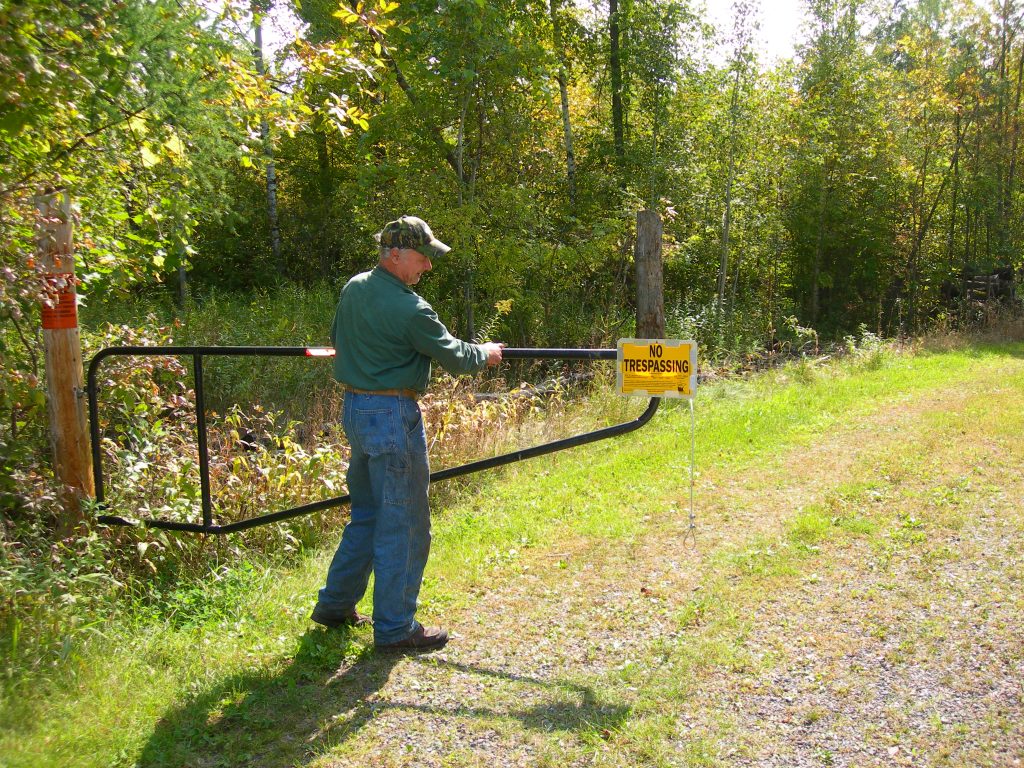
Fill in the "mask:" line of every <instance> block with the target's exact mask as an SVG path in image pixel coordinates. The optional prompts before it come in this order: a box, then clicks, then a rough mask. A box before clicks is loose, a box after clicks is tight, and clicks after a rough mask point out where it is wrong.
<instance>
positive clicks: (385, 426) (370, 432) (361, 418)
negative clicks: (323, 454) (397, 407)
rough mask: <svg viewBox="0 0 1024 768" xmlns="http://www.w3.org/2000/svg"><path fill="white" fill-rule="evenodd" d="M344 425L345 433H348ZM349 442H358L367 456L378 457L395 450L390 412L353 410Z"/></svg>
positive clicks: (393, 428)
mask: <svg viewBox="0 0 1024 768" xmlns="http://www.w3.org/2000/svg"><path fill="white" fill-rule="evenodd" d="M347 426H348V425H346V432H348V429H347ZM349 441H352V442H355V441H358V444H359V448H360V449H361V450H362V452H363V453H365V454H366V455H367V456H380V455H382V454H385V453H391V452H393V451H394V450H395V448H396V445H395V424H394V417H393V416H392V413H391V411H390V410H387V409H374V410H353V412H352V431H351V433H349Z"/></svg>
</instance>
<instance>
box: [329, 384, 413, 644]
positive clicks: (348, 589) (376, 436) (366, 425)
mask: <svg viewBox="0 0 1024 768" xmlns="http://www.w3.org/2000/svg"><path fill="white" fill-rule="evenodd" d="M342 425H343V426H344V428H345V435H346V436H347V437H348V441H349V445H351V447H352V458H351V460H350V463H349V466H348V491H349V494H350V495H351V497H352V516H351V519H350V521H349V523H348V525H346V526H345V530H344V532H343V533H342V536H341V543H340V544H339V545H338V551H337V552H335V553H334V559H333V560H332V561H331V566H330V568H329V569H328V570H327V583H326V585H325V586H324V588H323V589H321V590H320V595H319V605H320V606H321V607H322V608H324V609H326V610H327V611H330V612H334V611H338V612H339V613H340V612H347V611H350V610H351V609H353V608H355V605H356V603H358V602H359V601H360V599H362V597H363V594H364V593H365V592H366V585H367V583H368V581H369V578H370V572H371V571H372V572H373V574H374V586H373V635H374V641H375V642H376V643H377V644H378V645H379V644H383V643H394V642H397V641H399V640H404V639H405V638H406V637H408V636H409V635H411V634H412V633H413V632H415V631H416V630H417V629H418V628H419V624H418V623H417V622H416V619H415V618H414V617H415V615H416V598H417V596H418V595H419V591H420V584H421V582H422V581H423V568H424V567H425V566H426V564H427V555H428V554H429V552H430V507H429V506H428V504H427V485H428V484H429V481H430V467H429V465H428V463H427V439H426V433H425V432H424V430H423V417H422V415H421V414H420V409H419V406H418V405H416V402H415V401H414V400H410V399H409V398H406V397H398V396H394V395H363V394H357V393H354V392H346V393H345V408H344V416H343V419H342Z"/></svg>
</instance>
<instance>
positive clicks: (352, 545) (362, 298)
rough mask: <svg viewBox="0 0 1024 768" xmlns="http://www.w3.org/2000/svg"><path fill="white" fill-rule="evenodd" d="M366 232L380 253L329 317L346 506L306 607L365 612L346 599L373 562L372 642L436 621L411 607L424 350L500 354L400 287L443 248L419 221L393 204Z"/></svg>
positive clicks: (331, 618) (424, 469)
mask: <svg viewBox="0 0 1024 768" xmlns="http://www.w3.org/2000/svg"><path fill="white" fill-rule="evenodd" d="M376 239H377V241H378V242H379V244H380V263H379V264H377V266H376V267H375V268H374V269H373V270H372V271H370V272H364V273H362V274H359V275H356V276H355V277H353V278H352V279H351V280H349V282H348V284H347V285H346V286H345V287H344V288H343V289H342V291H341V299H340V300H339V302H338V308H337V310H336V311H335V314H334V323H333V324H332V326H331V339H332V340H333V342H334V348H335V350H336V354H335V358H334V377H335V378H336V379H337V380H338V381H340V382H341V383H342V384H343V385H344V386H345V405H344V415H343V421H342V424H343V426H344V428H345V435H346V436H347V437H348V441H349V444H350V445H351V447H352V457H351V460H350V463H349V468H348V488H349V493H350V494H351V497H352V515H351V519H350V521H349V523H348V525H346V526H345V531H344V533H343V534H342V537H341V543H340V544H339V545H338V551H337V552H335V554H334V559H333V561H332V562H331V565H330V568H329V569H328V571H327V583H326V584H325V586H324V588H323V589H321V590H320V594H319V599H318V601H317V604H316V607H315V608H314V609H313V615H312V616H311V618H312V620H313V621H315V622H317V623H319V624H323V625H324V626H327V627H337V626H345V625H349V626H351V625H355V624H365V623H368V622H369V619H367V618H366V617H365V616H361V615H359V614H358V613H356V604H357V603H358V602H359V600H360V599H361V598H362V597H363V594H364V593H365V591H366V586H367V582H368V580H369V578H370V572H371V571H373V573H374V589H373V634H374V643H375V645H376V646H377V647H378V648H382V649H398V650H403V649H431V648H440V647H441V646H443V645H444V644H445V643H446V642H448V633H447V632H446V631H445V630H444V629H442V628H440V627H424V626H422V625H421V624H420V623H419V622H418V621H416V619H415V614H416V598H417V595H418V594H419V591H420V583H421V582H422V581H423V568H424V566H425V565H426V563H427V554H428V552H429V550H430V508H429V506H428V504H427V484H428V481H429V477H430V468H429V467H428V465H427V443H426V434H425V433H424V430H423V419H422V416H421V414H420V409H419V406H418V405H417V403H416V400H417V398H418V397H419V395H420V394H422V393H423V392H424V391H425V390H426V388H427V382H428V380H429V379H430V364H431V360H434V361H437V362H438V363H439V364H440V365H442V366H443V367H444V368H445V369H446V370H448V371H449V372H451V373H455V374H459V373H474V372H476V371H480V370H483V369H484V368H485V367H486V366H488V365H497V364H498V363H500V362H501V350H502V347H504V344H495V343H490V344H467V343H466V342H463V341H459V340H458V339H456V338H455V337H453V336H452V335H451V334H450V333H449V332H448V329H447V328H445V327H444V325H443V324H442V323H441V321H440V320H439V319H438V317H437V314H436V313H435V312H434V310H433V309H432V308H431V307H430V305H429V304H428V303H427V302H426V301H424V300H423V299H422V298H421V297H420V296H418V295H417V294H416V293H415V292H414V291H413V290H412V289H411V288H410V286H413V285H416V283H418V282H419V280H420V278H421V277H422V276H423V274H424V273H426V272H428V271H430V269H431V267H432V264H431V260H432V259H436V258H440V257H442V256H444V255H445V254H446V253H448V251H449V250H451V249H450V248H449V247H448V246H447V245H445V244H444V243H442V242H441V241H440V240H437V239H436V238H435V237H434V235H433V233H432V232H431V231H430V227H429V226H427V223H426V222H425V221H423V220H422V219H418V218H416V217H415V216H402V217H401V218H400V219H398V220H397V221H392V222H390V223H389V224H387V226H385V227H384V229H383V230H381V232H379V233H378V234H377V235H376Z"/></svg>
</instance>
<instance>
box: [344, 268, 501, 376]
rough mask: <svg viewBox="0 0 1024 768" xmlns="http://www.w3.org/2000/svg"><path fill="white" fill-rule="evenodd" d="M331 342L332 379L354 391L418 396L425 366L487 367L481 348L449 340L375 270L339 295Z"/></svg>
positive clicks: (394, 282)
mask: <svg viewBox="0 0 1024 768" xmlns="http://www.w3.org/2000/svg"><path fill="white" fill-rule="evenodd" d="M331 340H332V341H333V342H334V348H335V350H336V351H335V356H334V378H336V379H337V380H338V381H340V382H342V383H343V384H348V385H349V386H351V387H355V388H357V389H368V390H378V389H414V390H416V391H417V392H424V391H426V389H427V382H428V381H429V380H430V361H431V360H436V361H437V362H438V363H439V364H440V365H441V366H442V367H443V368H444V369H445V370H447V371H449V372H450V373H454V374H460V373H474V372H476V371H479V370H482V369H483V368H484V367H485V366H486V365H487V353H486V352H485V351H484V348H483V347H482V346H481V345H479V344H467V343H466V342H464V341H459V340H458V339H456V338H455V337H454V336H452V335H451V334H450V333H449V332H448V329H447V328H445V327H444V324H443V323H442V322H441V321H440V320H439V319H438V317H437V313H436V312H434V310H433V309H432V308H431V306H430V305H429V304H428V303H427V302H426V301H424V300H423V298H422V297H420V296H419V295H418V294H417V293H416V292H415V291H413V290H412V289H411V288H409V286H407V285H405V283H403V282H402V281H401V280H399V279H398V278H397V277H395V276H394V275H392V274H391V273H390V272H388V271H387V270H386V269H383V268H382V267H380V266H377V267H375V268H374V269H373V270H372V271H370V272H363V273H362V274H359V275H356V276H355V277H353V278H352V279H351V280H349V281H348V283H347V284H346V285H345V287H344V288H343V289H342V291H341V299H340V300H339V301H338V308H337V310H335V313H334V322H333V323H332V324H331Z"/></svg>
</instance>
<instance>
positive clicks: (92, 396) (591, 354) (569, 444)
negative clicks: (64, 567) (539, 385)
mask: <svg viewBox="0 0 1024 768" xmlns="http://www.w3.org/2000/svg"><path fill="white" fill-rule="evenodd" d="M114 355H121V356H137V357H175V356H178V357H184V356H191V357H192V367H193V377H194V380H195V395H196V432H197V439H198V448H199V486H200V493H201V497H202V511H203V522H202V524H199V523H182V522H176V521H173V520H159V519H153V518H142V519H141V520H138V521H133V520H128V519H125V518H123V517H120V516H118V515H99V516H98V517H97V522H99V523H102V524H104V525H135V524H136V523H137V522H141V523H143V524H144V525H147V526H149V527H151V528H162V529H164V530H170V531H188V532H192V533H213V534H226V533H235V532H237V531H244V530H246V529H247V528H254V527H256V526H258V525H267V524H268V523H275V522H278V521H280V520H287V519H289V518H292V517H299V516H300V515H308V514H310V513H312V512H319V511H320V510H323V509H329V508H331V507H338V506H341V505H342V504H346V503H347V502H348V501H349V499H350V497H349V496H348V495H347V494H346V495H344V496H337V497H335V498H331V499H323V500H322V501H315V502H312V503H310V504H303V505H302V506H298V507H293V508H291V509H284V510H281V511H279V512H273V513H271V514H268V515H261V516H259V517H253V518H249V519H247V520H238V521H236V522H233V523H229V524H227V525H215V524H214V522H213V511H212V508H213V505H212V501H211V494H210V460H209V454H208V450H207V442H206V397H205V393H204V388H203V358H204V357H211V356H243V357H244V356H259V355H266V356H275V357H312V358H323V357H333V355H334V350H333V349H331V348H329V347H178V346H167V347H107V348H106V349H102V350H100V351H99V352H98V353H96V356H95V357H93V359H92V361H91V362H90V363H89V373H88V377H87V384H86V392H87V394H88V398H89V435H90V438H91V442H92V468H93V469H92V471H93V478H94V480H95V483H96V501H97V502H98V503H99V505H100V506H101V508H102V507H104V506H105V505H104V490H103V457H102V452H101V451H100V427H99V403H98V391H99V388H98V386H97V384H96V377H97V374H98V372H99V367H100V363H102V362H103V361H104V360H105V359H106V358H108V357H111V356H114ZM502 356H503V358H504V359H506V360H614V359H615V358H616V350H614V349H528V348H506V349H505V350H504V351H503V353H502ZM659 402H660V398H657V397H652V398H651V400H650V402H649V403H648V405H647V409H646V410H645V411H644V412H643V413H642V414H640V416H638V417H637V418H636V419H633V420H632V421H626V422H623V423H621V424H615V425H612V426H610V427H604V428H602V429H598V430H594V431H592V432H585V433H583V434H581V435H575V436H573V437H567V438H563V439H561V440H553V441H551V442H548V443H543V444H541V445H536V446H533V447H531V448H524V449H522V450H518V451H512V452H511V453H506V454H502V455H500V456H494V457H491V458H489V459H481V460H479V461H471V462H469V463H468V464H463V465H461V466H458V467H450V468H448V469H442V470H439V471H437V472H432V473H431V474H430V482H432V483H436V482H439V481H441V480H449V479H451V478H453V477H460V476H462V475H468V474H470V473H472V472H480V471H481V470H485V469H493V468H495V467H500V466H503V465H505V464H511V463H513V462H516V461H522V460H523V459H530V458H533V457H535V456H543V455H545V454H548V453H554V452H555V451H562V450H565V449H567V448H575V447H577V446H580V445H586V444H587V443H593V442H596V441H598V440H605V439H607V438H609V437H617V436H618V435H624V434H626V433H627V432H632V431H634V430H637V429H640V427H642V426H644V425H645V424H646V423H647V422H649V421H650V420H651V417H653V416H654V413H655V411H657V410H658V404H659Z"/></svg>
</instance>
